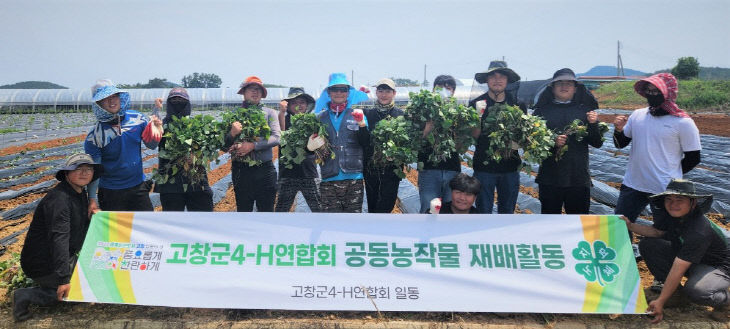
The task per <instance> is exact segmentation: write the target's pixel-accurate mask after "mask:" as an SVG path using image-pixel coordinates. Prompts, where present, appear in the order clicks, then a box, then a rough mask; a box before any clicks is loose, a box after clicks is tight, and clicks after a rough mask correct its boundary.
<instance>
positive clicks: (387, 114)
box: [363, 78, 403, 213]
mask: <svg viewBox="0 0 730 329" xmlns="http://www.w3.org/2000/svg"><path fill="white" fill-rule="evenodd" d="M375 97H376V100H375V105H373V106H372V107H367V108H364V109H363V112H364V113H365V117H366V118H367V119H368V127H369V128H370V131H371V132H372V131H373V130H374V129H375V127H376V126H377V125H378V122H380V121H382V120H391V119H394V118H397V117H399V116H403V110H401V109H399V108H398V107H396V106H395V101H394V99H395V82H394V81H393V80H392V79H388V78H383V79H380V80H378V82H376V83H375ZM374 151H375V150H374V149H373V144H372V143H371V144H369V145H368V147H367V148H366V149H365V158H364V160H365V162H364V165H363V166H364V168H365V169H364V171H363V175H364V178H365V193H366V194H367V200H368V212H371V213H390V212H391V211H393V206H395V201H396V199H397V198H398V187H399V186H400V181H401V178H400V177H398V175H397V174H396V173H395V170H402V169H403V168H397V167H395V166H392V165H388V166H382V167H379V166H376V165H375V164H374V163H373V162H372V161H370V160H371V159H372V157H373V152H374Z"/></svg>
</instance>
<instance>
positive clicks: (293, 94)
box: [284, 87, 314, 104]
mask: <svg viewBox="0 0 730 329" xmlns="http://www.w3.org/2000/svg"><path fill="white" fill-rule="evenodd" d="M299 96H302V97H304V99H306V100H307V103H309V104H314V97H312V96H310V95H309V94H307V93H305V92H304V88H302V87H291V88H289V94H288V95H287V96H286V97H284V100H285V101H290V100H292V99H295V98H297V97H299Z"/></svg>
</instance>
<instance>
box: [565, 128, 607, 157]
mask: <svg viewBox="0 0 730 329" xmlns="http://www.w3.org/2000/svg"><path fill="white" fill-rule="evenodd" d="M608 129H609V128H608V124H607V123H605V122H598V133H599V134H600V135H601V140H602V141H605V140H606V137H604V135H605V134H606V133H607V132H608ZM557 134H558V135H566V136H568V137H570V136H573V137H574V138H575V140H576V141H578V142H581V141H583V139H584V138H586V137H587V136H588V126H587V125H584V124H583V122H582V121H580V120H579V119H575V120H573V122H571V123H570V124H569V125H567V126H565V128H563V131H562V132H561V133H557ZM567 151H568V144H567V143H566V144H565V145H563V146H561V147H560V148H559V149H558V150H557V151H556V152H555V161H559V160H560V159H561V158H562V157H563V155H564V154H565V152H567Z"/></svg>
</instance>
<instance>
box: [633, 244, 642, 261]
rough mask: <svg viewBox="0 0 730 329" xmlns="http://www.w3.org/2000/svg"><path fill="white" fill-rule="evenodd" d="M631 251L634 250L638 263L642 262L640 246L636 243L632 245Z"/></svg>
mask: <svg viewBox="0 0 730 329" xmlns="http://www.w3.org/2000/svg"><path fill="white" fill-rule="evenodd" d="M631 249H633V250H634V258H636V261H637V262H638V261H640V260H641V259H642V258H641V254H640V253H639V245H638V244H636V243H632V244H631Z"/></svg>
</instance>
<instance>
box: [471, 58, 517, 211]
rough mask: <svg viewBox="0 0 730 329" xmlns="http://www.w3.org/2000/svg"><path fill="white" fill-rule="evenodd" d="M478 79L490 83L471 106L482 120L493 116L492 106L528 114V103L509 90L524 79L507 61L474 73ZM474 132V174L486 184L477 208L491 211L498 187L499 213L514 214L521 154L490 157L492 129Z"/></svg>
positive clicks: (477, 80) (491, 64) (480, 194)
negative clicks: (490, 109)
mask: <svg viewBox="0 0 730 329" xmlns="http://www.w3.org/2000/svg"><path fill="white" fill-rule="evenodd" d="M474 81H476V82H475V83H478V84H479V85H480V86H483V85H484V84H486V85H487V92H485V93H482V94H481V95H479V96H477V97H476V98H474V99H472V100H471V101H469V106H471V107H473V108H475V109H477V111H478V112H480V114H481V122H482V123H483V122H484V120H486V119H487V116H488V115H489V108H491V107H492V106H494V105H500V104H504V105H510V106H515V105H516V106H518V107H519V108H520V109H521V110H522V112H524V113H525V114H527V107H526V106H525V104H523V103H520V102H518V101H517V97H516V96H515V95H514V94H513V93H509V92H507V86H508V85H509V84H513V83H515V82H517V81H520V76H519V75H518V74H517V73H515V71H513V70H512V69H510V68H509V67H507V63H506V62H504V61H492V62H490V63H489V68H488V69H487V71H486V72H481V73H477V74H475V75H474ZM474 89H477V88H472V90H474ZM478 89H481V87H479V88H478ZM507 129H510V127H507ZM472 135H473V137H474V138H475V139H476V140H477V142H476V145H475V147H476V148H475V150H474V177H475V178H476V179H478V180H479V182H480V183H481V187H482V191H481V193H479V196H478V198H477V202H476V206H477V209H478V210H479V212H480V213H482V214H491V213H492V210H493V207H494V206H493V205H494V191H495V190H496V191H497V212H498V213H500V214H512V213H514V212H515V206H516V205H517V195H518V194H519V190H520V173H519V168H520V165H521V164H522V159H521V158H520V154H519V153H518V151H517V150H513V151H512V155H511V157H507V158H504V159H502V161H499V162H497V161H494V160H490V159H487V158H486V157H487V153H486V152H487V148H488V147H489V141H490V138H489V132H487V131H482V129H481V125H480V128H477V129H475V130H474V131H473V134H472Z"/></svg>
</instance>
